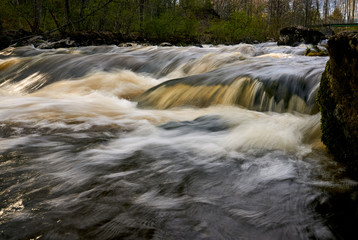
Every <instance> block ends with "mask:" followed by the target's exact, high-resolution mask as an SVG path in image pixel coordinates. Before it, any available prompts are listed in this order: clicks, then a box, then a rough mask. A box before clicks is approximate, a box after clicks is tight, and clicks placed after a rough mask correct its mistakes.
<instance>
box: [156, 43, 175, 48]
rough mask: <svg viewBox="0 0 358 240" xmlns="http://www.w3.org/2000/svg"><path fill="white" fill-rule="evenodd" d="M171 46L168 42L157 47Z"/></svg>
mask: <svg viewBox="0 0 358 240" xmlns="http://www.w3.org/2000/svg"><path fill="white" fill-rule="evenodd" d="M171 46H173V44H171V43H168V42H162V43H161V44H159V47H171Z"/></svg>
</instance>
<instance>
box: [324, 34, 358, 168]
mask: <svg viewBox="0 0 358 240" xmlns="http://www.w3.org/2000/svg"><path fill="white" fill-rule="evenodd" d="M328 52H329V56H330V60H329V61H328V62H327V65H326V69H325V71H324V73H323V74H322V78H321V84H320V88H319V91H318V95H317V98H318V99H317V100H318V104H319V106H320V109H321V114H322V119H321V122H322V124H321V129H322V141H323V143H324V144H325V145H326V146H327V147H328V149H329V151H330V152H331V153H332V154H333V155H334V157H335V159H336V160H337V161H341V162H343V163H345V164H346V165H347V166H348V169H349V170H352V171H354V172H355V173H356V172H358V32H343V33H340V34H337V35H334V36H332V37H331V38H330V39H329V41H328Z"/></svg>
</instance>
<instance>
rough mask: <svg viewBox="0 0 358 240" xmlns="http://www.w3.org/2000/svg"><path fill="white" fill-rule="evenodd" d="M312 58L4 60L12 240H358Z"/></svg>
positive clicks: (34, 53) (5, 180)
mask: <svg viewBox="0 0 358 240" xmlns="http://www.w3.org/2000/svg"><path fill="white" fill-rule="evenodd" d="M305 51H306V46H304V45H302V46H299V47H287V46H286V47H285V46H277V45H276V44H275V43H263V44H255V45H250V44H239V45H234V46H204V47H203V48H198V47H156V46H150V47H149V46H145V47H144V46H143V47H142V46H140V45H139V46H135V47H131V48H125V47H123V48H122V47H117V46H93V47H80V48H71V49H52V50H51V49H50V50H41V49H36V48H34V47H32V46H27V47H20V48H7V49H5V50H3V51H1V52H0V176H1V183H0V239H215V240H216V239H255V240H256V239H354V238H351V236H352V234H354V233H355V231H356V227H357V222H358V217H357V201H358V200H357V196H358V191H357V182H356V181H355V180H353V179H351V178H350V177H348V176H347V175H346V174H345V168H344V167H343V166H341V165H339V164H338V163H336V162H334V161H333V159H332V157H331V156H330V155H329V154H328V153H327V151H326V149H325V147H324V146H323V144H322V143H321V141H320V134H321V133H320V114H319V112H318V107H317V105H316V103H315V98H316V92H317V89H318V87H319V81H320V76H321V74H322V72H323V70H324V68H325V64H326V62H327V60H328V58H327V57H306V56H304V53H305Z"/></svg>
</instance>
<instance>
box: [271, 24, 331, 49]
mask: <svg viewBox="0 0 358 240" xmlns="http://www.w3.org/2000/svg"><path fill="white" fill-rule="evenodd" d="M324 39H326V37H325V35H324V34H323V33H321V32H319V31H317V30H314V29H309V28H305V27H301V26H298V27H286V28H283V29H281V30H280V37H279V40H278V42H277V44H278V45H289V46H298V45H299V44H301V43H305V44H314V45H316V44H318V43H319V42H320V41H321V40H324Z"/></svg>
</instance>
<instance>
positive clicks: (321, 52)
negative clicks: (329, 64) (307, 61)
mask: <svg viewBox="0 0 358 240" xmlns="http://www.w3.org/2000/svg"><path fill="white" fill-rule="evenodd" d="M305 55H306V56H309V57H315V56H328V50H327V48H325V47H323V46H318V45H313V46H309V47H308V48H307V50H306V53H305Z"/></svg>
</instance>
